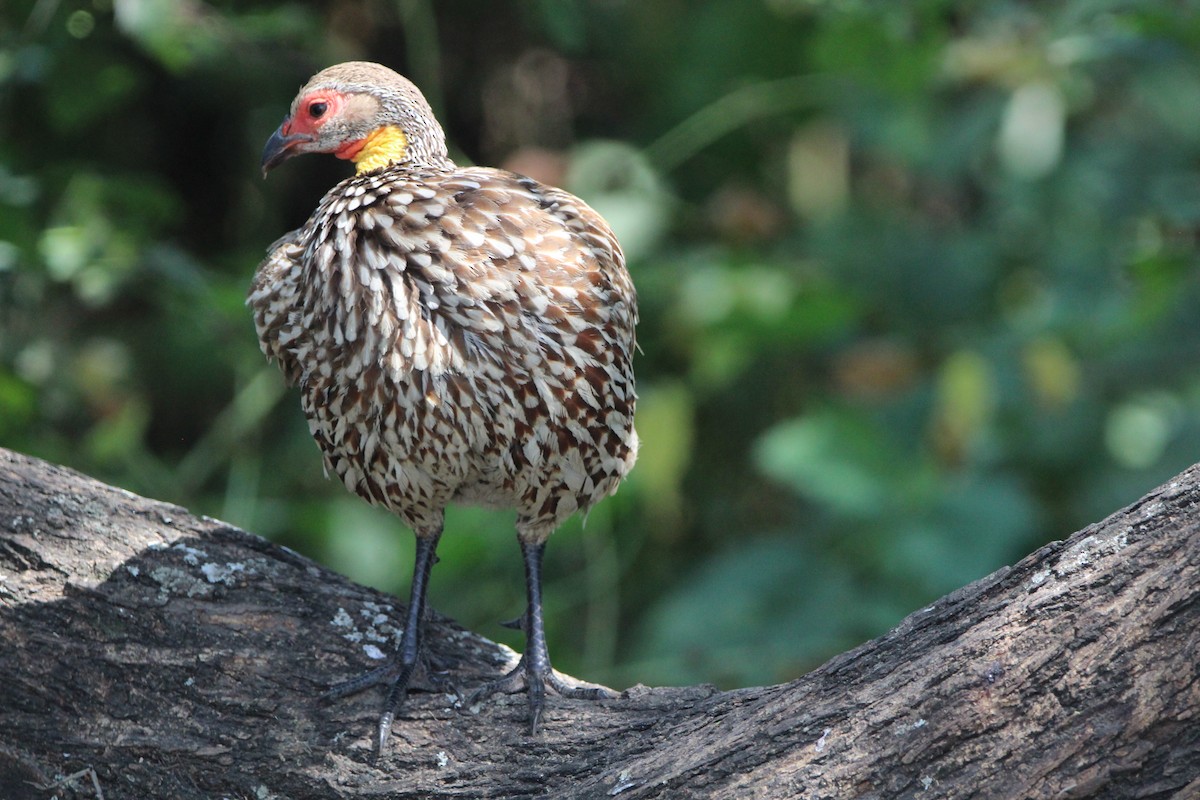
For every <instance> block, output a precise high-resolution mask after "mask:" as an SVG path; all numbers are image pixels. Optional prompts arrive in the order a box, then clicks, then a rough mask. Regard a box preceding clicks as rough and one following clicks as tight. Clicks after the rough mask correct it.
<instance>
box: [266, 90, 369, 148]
mask: <svg viewBox="0 0 1200 800" xmlns="http://www.w3.org/2000/svg"><path fill="white" fill-rule="evenodd" d="M322 105H324V106H325V110H324V111H321V106H322ZM345 105H346V98H345V97H344V96H343V95H342V94H341V93H339V92H332V91H317V92H313V93H312V94H310V95H306V96H305V97H304V99H303V100H301V101H300V104H299V106H297V108H296V113H295V115H294V116H291V117H289V118H288V119H286V120H284V122H283V127H282V131H283V135H284V136H291V135H292V134H297V133H299V134H308V135H310V136H312V137H313V138H314V139H315V138H318V137H319V136H320V129H321V127H322V126H323V125H325V123H327V122H328V121H329V120H331V119H334V118H335V117H337V115H338V114H340V113H341V111H342V108H343V107H344V106H345ZM363 143H364V140H363V139H356V140H354V141H352V142H344V143H342V144H341V145H340V146H339V147H338V148H337V149H336V150H334V151H332V152H333V154H334V155H335V156H337V157H338V158H342V159H351V158H354V156H356V155H358V151H359V150H361V149H362V147H363Z"/></svg>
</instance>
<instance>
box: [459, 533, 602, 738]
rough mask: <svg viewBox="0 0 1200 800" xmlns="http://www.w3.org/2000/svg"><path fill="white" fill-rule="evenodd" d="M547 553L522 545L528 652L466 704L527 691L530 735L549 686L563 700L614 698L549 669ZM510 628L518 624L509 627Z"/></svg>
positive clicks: (541, 544)
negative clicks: (544, 579) (574, 683)
mask: <svg viewBox="0 0 1200 800" xmlns="http://www.w3.org/2000/svg"><path fill="white" fill-rule="evenodd" d="M545 550H546V544H545V542H536V543H535V542H525V541H522V542H521V555H522V556H523V557H524V559H525V591H526V593H527V595H528V598H529V604H528V606H527V607H526V609H525V617H524V619H522V620H521V621H520V625H519V627H520V628H521V629H522V630H524V631H525V653H524V654H523V655H522V656H521V660H520V661H518V662H517V666H515V667H513V669H512V671H511V672H509V673H508V674H507V675H505V676H503V677H502V678H500V679H498V680H495V681H492V682H491V683H488V684H485V685H484V686H482V687H481V688H479V689H478V690H476V691H475V693H474V694H473V695H471V697H470V699H469V700H468V701H467V705H474V704H475V703H476V702H478V701H480V700H483V699H484V698H486V697H488V696H490V695H492V694H495V693H496V692H519V691H520V690H522V689H525V690H526V691H528V692H529V735H530V736H533V735H535V734H536V733H537V730H538V725H539V724H540V722H541V719H542V709H543V708H544V707H545V705H546V688H547V687H549V688H550V689H551V690H553V691H554V692H555V693H556V694H559V695H561V696H563V697H573V698H579V699H583V700H599V699H602V698H606V697H613V696H614V695H613V693H612V692H610V691H609V690H608V689H605V688H603V687H599V686H595V687H576V686H570V685H568V684H567V683H566V681H564V680H563V679H562V678H560V677H558V675H557V674H555V672H554V668H553V667H551V666H550V652H549V650H548V649H547V648H546V628H545V625H544V623H543V621H542V555H543V553H545ZM514 623H515V621H514ZM509 627H517V625H515V624H510V625H509Z"/></svg>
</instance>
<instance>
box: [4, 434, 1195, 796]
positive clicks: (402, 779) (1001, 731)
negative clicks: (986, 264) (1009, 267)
mask: <svg viewBox="0 0 1200 800" xmlns="http://www.w3.org/2000/svg"><path fill="white" fill-rule="evenodd" d="M1198 530H1200V471H1198V470H1197V468H1195V467H1193V468H1192V469H1189V470H1188V471H1186V472H1185V473H1183V474H1182V475H1180V476H1179V477H1178V478H1176V479H1175V480H1173V481H1171V482H1170V483H1168V484H1166V485H1165V486H1162V487H1160V488H1159V489H1156V490H1155V491H1154V492H1152V493H1150V494H1149V495H1147V496H1146V497H1145V498H1143V499H1142V500H1141V501H1139V502H1137V503H1135V504H1133V505H1132V506H1130V507H1129V508H1127V509H1125V510H1124V511H1121V512H1119V513H1117V514H1114V515H1113V516H1111V517H1109V518H1108V519H1106V520H1104V521H1103V522H1100V523H1097V524H1095V525H1092V526H1089V527H1088V528H1086V529H1084V530H1082V531H1080V532H1079V533H1076V534H1075V535H1074V536H1072V537H1071V538H1070V539H1068V540H1067V541H1065V542H1056V543H1054V544H1050V545H1047V546H1046V547H1043V548H1042V549H1040V550H1038V551H1037V552H1035V553H1033V554H1032V555H1030V556H1029V557H1027V558H1025V559H1024V560H1023V561H1021V562H1020V563H1019V564H1017V565H1016V566H1014V567H1011V568H1006V569H1002V570H1000V571H998V572H996V573H995V574H993V575H990V576H988V577H987V578H985V579H983V580H981V581H978V582H976V583H974V584H972V585H970V586H967V587H965V588H963V589H960V590H959V591H957V592H955V593H953V594H951V595H950V596H948V597H945V598H943V599H942V600H939V601H938V602H937V603H935V604H934V605H932V606H930V607H929V608H925V609H922V610H920V611H917V612H916V613H914V614H912V615H911V616H910V617H908V618H907V619H906V620H904V621H903V622H902V623H901V624H900V625H899V626H898V627H897V628H896V629H895V630H893V631H891V632H890V633H888V634H887V635H885V636H882V637H880V638H879V639H876V640H874V641H872V642H868V643H867V644H864V645H862V646H861V647H859V648H856V649H855V650H852V651H850V652H848V653H845V654H843V655H841V656H838V657H837V658H834V659H833V660H831V661H830V662H829V663H827V664H825V665H824V666H822V667H821V668H819V669H817V670H815V671H813V672H812V673H810V674H809V675H807V676H805V677H804V678H802V679H800V680H798V681H795V682H792V683H789V684H785V685H781V686H771V687H766V688H752V689H741V690H737V691H731V692H718V691H716V690H714V689H711V688H708V687H687V688H659V689H649V688H645V687H640V686H639V687H634V688H633V689H630V690H628V691H627V692H625V693H624V695H623V696H622V697H621V698H619V699H616V700H612V701H603V702H598V703H593V702H586V701H574V700H567V699H563V698H551V700H550V702H549V703H548V705H547V713H546V718H545V720H544V730H543V732H542V733H541V734H539V735H538V736H537V737H535V738H530V737H528V736H526V735H525V725H524V724H523V723H524V719H525V714H526V707H525V699H524V697H511V698H507V697H505V698H496V699H493V700H489V701H488V702H486V703H484V704H482V706H481V707H480V708H478V709H467V710H456V709H454V708H452V707H451V702H450V697H449V696H448V695H445V694H414V695H412V696H411V697H410V699H409V701H408V704H407V705H406V706H405V709H404V710H403V712H402V714H401V717H400V719H398V720H397V723H396V726H395V729H394V733H393V735H392V740H391V746H390V748H389V749H388V750H387V751H386V752H385V753H384V756H383V757H382V758H381V759H380V761H379V762H378V763H377V764H374V765H372V764H371V763H370V752H371V748H370V734H371V731H372V728H373V725H374V722H375V715H376V714H377V713H378V711H379V703H380V698H379V697H378V696H377V695H376V693H370V692H368V693H365V694H364V695H363V696H360V697H352V698H347V699H345V700H341V701H338V702H337V703H334V704H323V703H321V702H320V701H319V700H318V699H317V695H318V694H319V693H320V691H321V690H322V689H324V688H325V687H326V686H328V685H329V684H330V683H332V682H334V681H336V680H338V679H341V678H344V677H346V676H348V675H352V674H354V673H355V672H357V671H359V670H361V669H363V668H364V667H366V666H368V664H367V661H368V659H367V658H366V657H365V656H364V655H363V652H364V651H363V645H366V644H371V643H375V644H377V645H378V646H379V647H380V648H381V649H382V650H383V651H384V652H389V651H390V649H391V648H392V646H393V641H392V640H393V638H394V636H395V634H396V627H395V626H396V625H397V624H398V620H399V619H400V618H401V616H400V611H401V608H400V606H399V603H398V602H397V601H396V600H395V599H394V598H391V597H388V596H386V595H382V594H380V593H378V592H375V591H372V590H370V589H366V588H363V587H360V586H356V585H354V584H352V583H350V582H349V581H347V580H346V579H344V578H342V577H340V576H338V575H335V574H333V573H331V572H329V571H328V570H325V569H324V568H322V567H320V566H319V565H317V564H315V563H313V562H311V561H309V560H307V559H305V558H302V557H300V556H298V555H296V554H295V553H292V552H291V551H288V550H286V549H284V548H280V547H277V546H275V545H272V544H270V543H268V542H266V541H264V540H262V539H259V538H257V537H255V536H252V535H250V534H247V533H244V532H242V531H240V530H237V529H236V528H233V527H231V526H229V525H226V524H224V523H221V522H219V521H216V520H212V519H207V518H197V517H194V516H192V515H191V514H189V513H188V512H187V511H186V510H184V509H182V508H179V507H176V506H172V505H167V504H164V503H160V502H157V501H153V500H146V499H144V498H141V497H138V496H136V495H133V494H130V493H128V492H125V491H122V490H120V489H115V488H112V487H109V486H105V485H103V484H101V483H98V482H96V481H93V480H91V479H89V478H86V477H83V476H81V475H79V474H78V473H75V472H73V471H71V470H68V469H65V468H62V467H57V466H53V465H50V464H46V463H44V462H41V461H38V460H36V459H32V458H28V457H25V456H21V455H18V454H15V453H12V452H10V451H6V450H0V637H2V641H3V643H4V644H3V649H2V650H0V797H3V798H13V799H14V800H15V799H17V798H26V797H29V798H50V797H51V796H55V795H56V796H57V797H59V798H67V797H77V798H82V797H89V798H90V797H96V796H97V791H98V790H97V788H96V787H97V786H99V787H101V788H102V790H103V793H104V797H105V798H106V799H107V800H119V798H126V797H128V798H149V797H172V798H184V799H186V798H215V797H230V798H262V799H264V800H265V798H272V797H275V798H355V797H367V796H371V797H381V796H386V797H413V798H416V797H421V798H438V797H458V798H462V797H511V798H519V797H541V796H548V797H556V798H572V797H578V798H597V797H598V798H603V797H620V798H622V800H627V799H628V798H679V797H711V798H735V797H736V798H747V797H762V798H778V797H800V796H803V797H806V798H848V797H879V798H907V797H912V798H937V797H954V798H970V797H979V798H984V797H1022V798H1042V797H1046V798H1049V797H1055V798H1066V797H1106V798H1107V797H1112V798H1122V797H1155V798H1157V797H1162V798H1167V797H1173V798H1190V797H1200V721H1198V720H1197V712H1198V711H1200V682H1198V681H1197V662H1198V659H1197V655H1198V652H1200V650H1198V647H1197V645H1198V643H1200V619H1198V617H1200V604H1198V603H1197V598H1198V597H1200V534H1198ZM428 641H429V643H430V646H431V647H432V650H433V652H434V653H436V654H437V656H438V657H439V659H443V660H445V661H446V662H448V664H449V666H450V668H451V669H452V675H453V676H454V680H456V681H457V682H459V684H460V686H461V687H462V688H463V689H464V690H470V689H471V688H473V687H474V686H476V685H478V684H479V683H480V682H482V681H483V680H486V679H488V678H493V677H495V676H496V675H498V674H499V673H500V672H501V670H502V669H504V666H505V665H506V664H507V663H509V662H511V660H512V659H513V654H512V653H511V651H509V650H507V649H506V648H503V647H501V646H499V645H496V644H494V643H492V642H489V641H487V640H486V639H483V638H481V637H478V636H476V635H474V634H472V633H470V632H468V631H465V630H463V629H461V628H459V627H458V626H456V625H454V624H453V623H452V622H450V621H447V620H443V619H434V620H433V621H432V623H431V626H430V631H429V639H428ZM88 768H91V769H92V770H94V774H89V773H88V772H87V769H88ZM70 775H74V779H73V780H71V781H63V780H62V777H63V776H70ZM93 779H94V781H95V782H93ZM56 781H59V783H57V784H56V783H55V782H56ZM39 787H47V788H39Z"/></svg>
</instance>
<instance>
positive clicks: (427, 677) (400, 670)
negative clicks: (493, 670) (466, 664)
mask: <svg viewBox="0 0 1200 800" xmlns="http://www.w3.org/2000/svg"><path fill="white" fill-rule="evenodd" d="M431 661H432V659H430V658H427V657H425V658H418V659H416V660H415V661H413V662H406V661H404V660H402V659H399V658H397V659H394V660H392V661H391V662H389V663H387V664H384V665H383V666H382V667H377V668H376V669H373V670H371V671H370V672H364V673H363V674H362V675H359V676H357V677H354V678H350V679H349V680H345V681H341V682H340V683H335V684H334V685H333V686H330V687H329V688H328V689H326V690H325V692H324V694H322V695H321V699H322V700H324V701H326V702H330V701H333V700H338V699H340V698H343V697H349V696H350V695H354V694H358V693H359V692H362V691H365V690H367V689H370V688H372V687H375V686H380V685H383V686H387V687H388V693H387V699H386V700H385V701H384V704H383V712H382V713H381V714H380V716H379V724H378V726H377V727H376V730H375V741H374V742H373V746H374V757H375V758H378V757H379V754H380V753H382V752H383V746H384V744H386V743H387V738H388V735H389V734H390V733H391V730H392V723H393V722H394V721H395V719H396V712H397V711H399V710H400V706H402V705H404V701H405V699H407V697H408V693H409V692H410V691H428V692H444V693H447V694H453V695H454V696H455V698H456V702H457V700H459V699H461V697H462V694H461V693H460V692H459V690H458V687H457V686H455V685H454V683H453V682H452V681H451V680H450V678H449V677H447V675H446V673H445V671H442V670H438V671H435V670H434V669H432V665H431V663H430V662H431Z"/></svg>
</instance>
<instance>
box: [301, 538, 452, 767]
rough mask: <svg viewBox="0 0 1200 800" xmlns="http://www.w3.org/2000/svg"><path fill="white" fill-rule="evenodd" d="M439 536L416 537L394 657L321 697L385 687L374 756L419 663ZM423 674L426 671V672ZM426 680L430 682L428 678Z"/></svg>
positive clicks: (338, 695)
mask: <svg viewBox="0 0 1200 800" xmlns="http://www.w3.org/2000/svg"><path fill="white" fill-rule="evenodd" d="M440 535H441V532H440V531H439V532H437V533H435V534H433V535H427V536H417V551H416V556H415V558H414V559H413V577H412V589H411V591H410V593H409V598H408V613H407V615H406V618H405V621H404V632H403V633H402V634H401V636H400V647H399V648H398V650H397V652H396V656H395V658H394V659H393V660H392V661H391V662H390V663H388V664H386V665H384V666H382V667H379V668H378V669H373V670H371V671H370V672H368V673H366V674H364V675H360V676H358V677H357V678H351V679H350V680H348V681H343V682H341V683H338V684H335V685H334V686H331V687H330V688H329V689H328V690H327V691H326V692H325V694H324V699H326V700H333V699H337V698H339V697H347V696H349V695H352V694H357V693H358V692H361V691H363V690H364V689H369V688H371V687H372V686H378V685H379V684H386V685H387V686H388V687H389V689H388V695H387V700H386V701H384V704H383V714H381V715H380V717H379V727H378V728H377V729H376V735H375V755H376V757H378V756H379V754H380V753H381V752H383V746H384V744H386V743H387V738H388V734H389V733H390V732H391V730H392V721H393V720H394V719H395V718H396V711H397V710H398V709H399V708H400V706H401V705H403V703H404V700H405V698H406V697H407V696H408V689H409V685H410V684H411V682H412V678H413V674H414V673H415V672H416V671H417V668H418V666H420V665H421V664H422V663H423V662H422V657H423V653H422V647H421V645H422V633H423V632H424V627H425V593H426V590H427V589H428V587H429V572H430V570H431V569H433V565H434V562H436V561H437V555H436V551H437V544H438V539H439V538H440ZM425 671H426V673H428V672H429V670H428V669H426V670H425ZM429 677H430V679H431V680H432V676H429Z"/></svg>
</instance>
